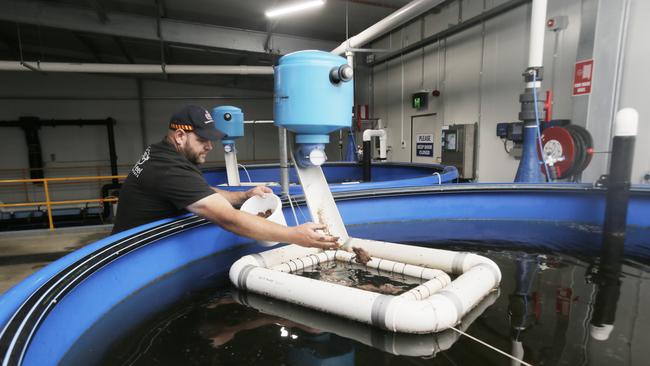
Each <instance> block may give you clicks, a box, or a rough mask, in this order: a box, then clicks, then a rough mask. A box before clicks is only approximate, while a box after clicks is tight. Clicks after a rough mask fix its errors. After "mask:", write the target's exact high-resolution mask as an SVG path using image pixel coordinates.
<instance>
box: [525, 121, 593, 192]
mask: <svg viewBox="0 0 650 366" xmlns="http://www.w3.org/2000/svg"><path fill="white" fill-rule="evenodd" d="M542 146H543V149H544V154H543V156H544V158H543V159H544V160H547V159H549V158H550V159H549V160H552V161H553V165H552V166H548V169H549V171H551V170H552V171H551V172H550V173H551V176H552V177H553V178H554V179H564V178H571V177H574V176H576V175H578V174H580V173H581V172H582V171H583V170H585V168H587V166H588V165H589V163H590V162H591V158H592V156H593V153H594V143H593V139H592V138H591V134H589V131H587V130H586V129H585V128H583V127H580V126H576V125H567V126H563V127H560V126H553V127H548V128H546V129H544V132H543V133H542ZM537 150H538V154H539V156H540V158H541V157H542V154H541V152H540V151H539V148H538V149H537ZM542 173H546V172H545V169H544V167H543V166H542Z"/></svg>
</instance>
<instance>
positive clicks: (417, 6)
mask: <svg viewBox="0 0 650 366" xmlns="http://www.w3.org/2000/svg"><path fill="white" fill-rule="evenodd" d="M442 1H443V0H414V1H411V2H410V3H408V4H406V5H404V6H403V7H401V8H399V9H397V10H396V11H395V12H393V13H391V14H390V15H388V16H387V17H386V18H384V19H382V20H380V21H379V22H377V23H375V24H374V25H372V26H370V27H369V28H367V29H366V30H364V31H362V32H361V33H359V34H357V35H356V36H354V37H352V38H350V39H347V40H345V41H343V43H341V45H340V46H338V47H336V48H335V49H334V50H332V53H334V54H336V55H343V54H344V53H345V51H346V50H347V49H348V47H349V48H358V47H361V46H363V45H364V44H366V43H368V42H370V41H372V40H373V39H376V38H377V37H380V36H381V35H383V34H385V33H386V32H388V31H390V30H392V29H394V28H396V27H398V26H400V25H402V24H404V23H406V22H407V21H409V20H411V19H413V18H415V17H416V16H418V15H420V14H422V13H424V12H425V11H427V10H429V9H431V8H433V7H434V6H436V5H438V4H440V3H442Z"/></svg>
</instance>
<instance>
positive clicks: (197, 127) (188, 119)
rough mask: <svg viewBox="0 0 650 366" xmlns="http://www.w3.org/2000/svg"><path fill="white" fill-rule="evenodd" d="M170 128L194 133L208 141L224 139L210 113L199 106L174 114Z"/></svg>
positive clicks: (192, 106) (185, 108) (170, 121)
mask: <svg viewBox="0 0 650 366" xmlns="http://www.w3.org/2000/svg"><path fill="white" fill-rule="evenodd" d="M169 128H170V129H172V130H183V131H187V132H194V133H196V134H197V135H199V136H200V137H202V138H204V139H207V140H212V141H215V140H220V139H222V138H223V137H224V134H222V133H221V132H220V131H219V130H217V126H216V125H215V123H214V120H212V116H211V115H210V112H208V111H207V110H206V109H205V108H203V107H199V106H197V105H188V106H185V107H183V109H181V110H180V111H178V112H176V113H174V115H173V116H172V118H171V119H170V120H169Z"/></svg>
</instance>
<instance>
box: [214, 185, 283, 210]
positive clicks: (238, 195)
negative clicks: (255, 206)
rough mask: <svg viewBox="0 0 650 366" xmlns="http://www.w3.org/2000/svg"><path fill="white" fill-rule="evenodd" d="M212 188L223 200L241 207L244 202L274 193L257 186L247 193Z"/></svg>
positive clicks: (266, 188)
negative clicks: (254, 197)
mask: <svg viewBox="0 0 650 366" xmlns="http://www.w3.org/2000/svg"><path fill="white" fill-rule="evenodd" d="M210 188H212V190H213V191H215V192H217V193H219V194H220V195H221V196H223V198H225V199H226V200H227V201H228V202H230V204H231V205H233V206H241V205H242V204H243V203H244V201H246V200H247V199H249V198H251V197H253V196H262V195H263V194H264V193H273V191H272V190H271V189H270V188H268V187H265V186H256V187H255V188H251V189H249V190H248V191H246V192H241V191H240V192H233V191H224V190H222V189H218V188H214V187H210Z"/></svg>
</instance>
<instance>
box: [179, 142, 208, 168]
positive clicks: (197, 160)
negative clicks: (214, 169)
mask: <svg viewBox="0 0 650 366" xmlns="http://www.w3.org/2000/svg"><path fill="white" fill-rule="evenodd" d="M183 155H185V158H186V159H187V160H189V161H190V162H191V163H193V164H194V165H199V164H203V163H205V157H202V156H201V152H193V151H192V149H191V148H190V146H189V144H185V146H184V147H183Z"/></svg>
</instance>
